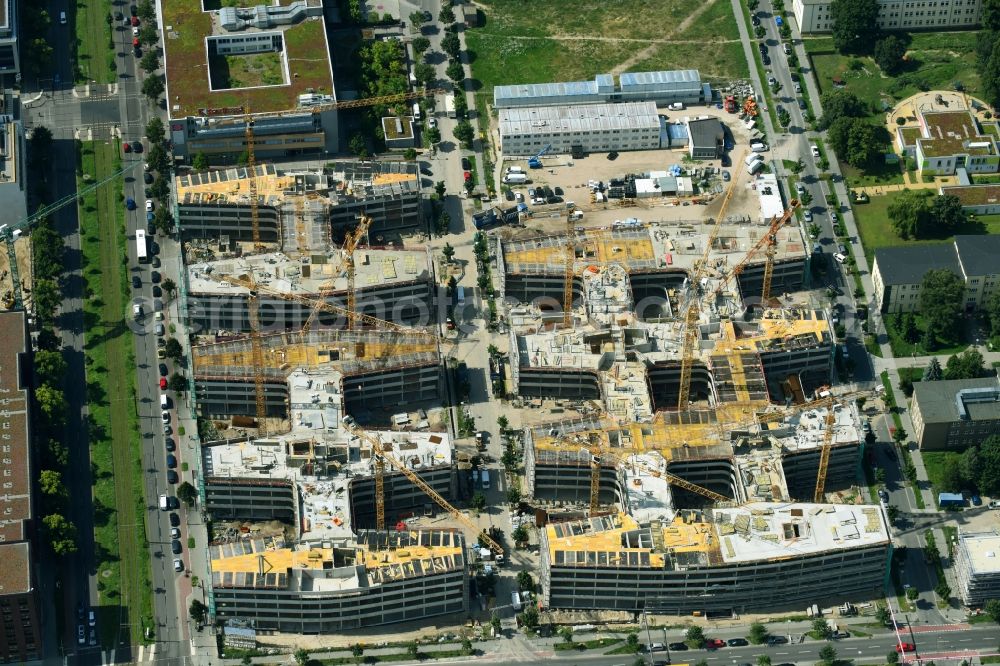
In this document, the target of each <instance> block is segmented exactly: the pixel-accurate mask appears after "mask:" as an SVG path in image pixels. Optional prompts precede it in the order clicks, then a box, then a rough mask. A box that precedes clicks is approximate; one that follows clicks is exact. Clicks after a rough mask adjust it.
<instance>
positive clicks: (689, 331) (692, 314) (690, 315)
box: [677, 154, 743, 411]
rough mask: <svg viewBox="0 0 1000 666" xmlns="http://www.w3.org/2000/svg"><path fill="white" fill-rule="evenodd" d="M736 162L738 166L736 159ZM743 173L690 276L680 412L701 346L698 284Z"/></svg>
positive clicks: (688, 396) (687, 399) (686, 402)
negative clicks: (699, 338)
mask: <svg viewBox="0 0 1000 666" xmlns="http://www.w3.org/2000/svg"><path fill="white" fill-rule="evenodd" d="M742 158H743V155H742V154H741V155H740V159H742ZM733 163H734V164H736V160H734V161H733ZM742 174H743V170H742V169H740V170H739V171H738V172H737V174H736V176H735V177H734V178H733V182H732V183H730V185H729V189H728V190H727V191H726V198H725V199H724V200H723V201H722V207H721V208H720V209H719V213H718V215H717V216H716V219H715V225H713V227H712V231H711V233H710V234H709V235H708V238H707V239H706V241H705V251H704V252H702V255H701V260H700V261H699V262H698V263H697V264H695V269H694V272H693V273H692V275H691V280H690V285H689V287H688V288H689V289H690V294H691V296H690V298H689V299H688V307H687V312H686V314H685V316H684V346H683V348H682V351H681V381H680V390H679V392H678V394H677V411H684V410H685V409H687V408H688V406H689V405H690V403H691V372H692V370H693V369H694V361H695V347H696V346H697V343H698V315H699V313H700V311H701V302H700V301H701V296H700V294H699V293H698V289H699V285H700V283H701V278H702V276H704V274H705V271H706V270H707V267H708V255H709V254H710V253H711V251H712V246H713V245H714V244H715V239H716V238H717V237H718V235H719V229H720V228H721V227H722V220H723V219H724V218H725V214H726V209H727V208H728V207H729V202H730V201H732V198H733V194H734V193H735V192H736V186H737V184H738V183H739V181H740V177H741V175H742Z"/></svg>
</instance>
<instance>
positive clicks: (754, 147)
mask: <svg viewBox="0 0 1000 666" xmlns="http://www.w3.org/2000/svg"><path fill="white" fill-rule="evenodd" d="M750 150H751V151H753V152H755V153H763V152H766V151H767V144H766V143H764V142H763V141H755V142H754V143H751V144H750Z"/></svg>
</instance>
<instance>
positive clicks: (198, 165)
mask: <svg viewBox="0 0 1000 666" xmlns="http://www.w3.org/2000/svg"><path fill="white" fill-rule="evenodd" d="M191 166H193V167H194V168H195V169H196V170H198V171H204V170H205V169H207V168H208V158H207V157H205V153H195V154H194V157H193V158H192V159H191Z"/></svg>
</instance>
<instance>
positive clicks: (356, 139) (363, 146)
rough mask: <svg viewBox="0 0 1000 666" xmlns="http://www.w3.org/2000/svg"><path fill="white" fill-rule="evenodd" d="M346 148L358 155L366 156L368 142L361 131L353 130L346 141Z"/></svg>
mask: <svg viewBox="0 0 1000 666" xmlns="http://www.w3.org/2000/svg"><path fill="white" fill-rule="evenodd" d="M347 148H348V149H349V150H350V151H351V152H352V153H354V154H355V155H357V156H358V157H368V143H367V142H366V141H365V135H364V134H362V133H361V132H354V133H353V134H351V138H350V139H348V141H347Z"/></svg>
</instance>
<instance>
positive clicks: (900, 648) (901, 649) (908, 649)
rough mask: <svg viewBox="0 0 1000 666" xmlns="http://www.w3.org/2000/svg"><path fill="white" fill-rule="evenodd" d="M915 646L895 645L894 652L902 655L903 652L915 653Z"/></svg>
mask: <svg viewBox="0 0 1000 666" xmlns="http://www.w3.org/2000/svg"><path fill="white" fill-rule="evenodd" d="M916 649H917V646H916V645H914V644H913V643H896V652H898V653H900V654H902V653H904V652H915V651H916Z"/></svg>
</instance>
